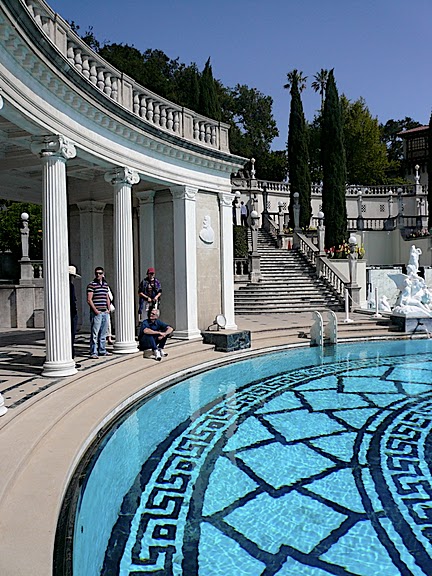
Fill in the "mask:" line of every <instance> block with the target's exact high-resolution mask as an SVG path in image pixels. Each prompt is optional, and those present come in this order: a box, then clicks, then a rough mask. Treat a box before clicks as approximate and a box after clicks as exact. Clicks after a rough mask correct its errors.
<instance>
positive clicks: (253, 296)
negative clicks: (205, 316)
mask: <svg viewBox="0 0 432 576" xmlns="http://www.w3.org/2000/svg"><path fill="white" fill-rule="evenodd" d="M258 254H259V255H260V257H261V258H260V260H261V261H260V270H261V281H260V282H259V283H257V284H252V283H248V284H247V285H244V286H241V287H240V288H239V289H238V290H236V291H235V294H234V302H235V311H236V314H258V313H262V312H263V310H266V311H267V312H272V313H282V312H285V313H286V312H305V311H307V310H323V309H328V308H330V309H333V310H340V309H341V307H340V300H339V299H338V297H337V296H336V295H335V293H334V291H333V289H332V288H331V287H329V286H328V285H327V284H326V283H324V282H322V281H320V280H319V279H318V278H317V277H316V271H315V269H314V268H313V266H311V264H310V263H309V262H307V261H306V260H305V258H304V257H303V256H302V255H301V254H300V253H299V252H297V251H296V250H285V249H279V248H277V247H276V245H275V242H274V239H273V238H272V236H271V235H270V234H268V233H267V232H266V231H264V230H259V232H258Z"/></svg>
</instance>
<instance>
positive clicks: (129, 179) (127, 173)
mask: <svg viewBox="0 0 432 576" xmlns="http://www.w3.org/2000/svg"><path fill="white" fill-rule="evenodd" d="M105 181H106V182H109V183H110V184H112V185H113V186H115V185H116V184H128V185H129V186H133V185H134V184H138V182H139V181H140V177H139V174H138V172H136V171H135V170H132V168H128V167H127V166H118V167H117V168H114V170H110V171H109V172H106V173H105Z"/></svg>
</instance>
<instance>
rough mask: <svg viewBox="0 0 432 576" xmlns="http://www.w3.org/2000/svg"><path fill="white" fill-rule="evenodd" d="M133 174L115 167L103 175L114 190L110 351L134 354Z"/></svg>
mask: <svg viewBox="0 0 432 576" xmlns="http://www.w3.org/2000/svg"><path fill="white" fill-rule="evenodd" d="M139 179H140V178H139V176H138V174H137V172H134V171H133V170H131V169H130V168H116V169H114V170H113V171H112V172H108V173H107V174H105V180H106V181H107V182H109V183H110V184H112V185H113V187H114V261H115V262H114V266H115V281H116V284H115V299H116V341H115V344H114V352H117V353H118V354H131V353H132V352H136V351H137V343H136V341H135V311H134V292H135V288H134V276H133V236H132V185H133V184H137V183H138V182H139Z"/></svg>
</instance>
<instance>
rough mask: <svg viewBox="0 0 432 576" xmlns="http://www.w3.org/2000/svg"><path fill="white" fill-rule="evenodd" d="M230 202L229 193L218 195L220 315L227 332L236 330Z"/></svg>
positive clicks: (230, 195)
mask: <svg viewBox="0 0 432 576" xmlns="http://www.w3.org/2000/svg"><path fill="white" fill-rule="evenodd" d="M232 202H233V195H232V194H231V193H228V192H220V193H219V214H220V250H221V275H222V278H221V280H222V313H223V315H224V316H225V319H226V326H225V327H226V329H227V330H237V325H236V323H235V319H234V270H233V262H234V245H233V224H232Z"/></svg>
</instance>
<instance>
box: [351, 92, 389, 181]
mask: <svg viewBox="0 0 432 576" xmlns="http://www.w3.org/2000/svg"><path fill="white" fill-rule="evenodd" d="M340 101H341V105H342V114H343V133H344V144H345V154H346V167H347V182H348V184H366V183H367V184H369V185H371V186H373V185H378V184H384V183H385V182H386V170H387V167H388V160H387V151H386V147H385V144H384V143H383V142H382V141H381V131H380V128H379V124H378V120H377V119H376V118H372V115H371V113H370V112H369V109H368V107H367V106H366V102H365V101H364V99H363V98H359V100H356V101H355V102H350V101H349V100H348V98H346V96H342V97H341V99H340Z"/></svg>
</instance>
